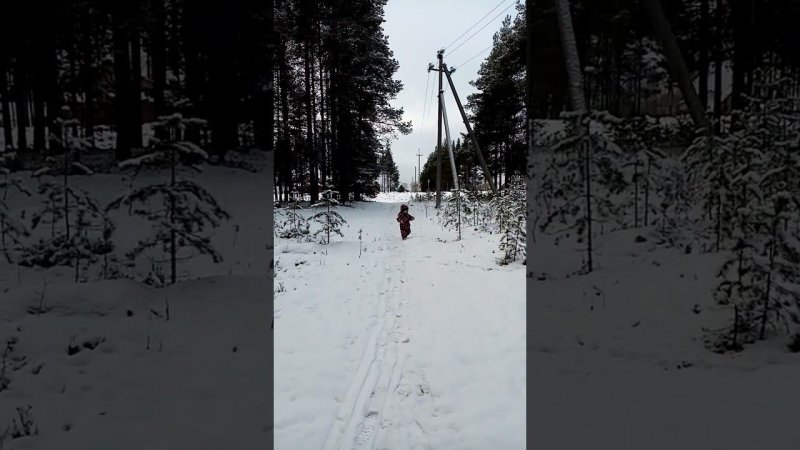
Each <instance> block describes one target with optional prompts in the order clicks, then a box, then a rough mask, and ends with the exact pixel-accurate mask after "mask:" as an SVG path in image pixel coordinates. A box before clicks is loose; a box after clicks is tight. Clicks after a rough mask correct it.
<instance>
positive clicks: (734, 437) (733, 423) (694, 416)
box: [527, 230, 800, 450]
mask: <svg viewBox="0 0 800 450" xmlns="http://www.w3.org/2000/svg"><path fill="white" fill-rule="evenodd" d="M639 235H642V236H644V237H648V234H647V233H646V230H640V231H638V232H637V231H635V230H628V231H620V232H615V233H609V234H606V235H603V236H598V237H597V238H596V241H595V243H596V245H597V248H598V249H599V252H598V254H597V256H596V262H597V264H598V265H599V268H598V269H597V270H596V271H594V272H592V273H590V274H588V275H574V274H573V272H574V271H575V269H577V268H578V267H579V266H580V253H579V252H578V251H577V249H573V248H572V247H570V246H566V245H565V244H564V243H563V241H562V244H561V245H560V246H554V245H553V243H552V241H551V240H549V239H547V238H546V237H545V236H542V235H539V236H538V237H537V239H538V240H537V243H536V244H534V245H533V246H532V247H531V248H530V249H529V253H530V254H532V255H536V257H535V258H530V259H529V264H530V270H532V271H533V277H532V278H528V282H527V289H528V291H527V292H528V296H529V298H531V299H535V300H536V301H533V302H531V303H529V305H530V307H531V308H533V310H532V311H531V315H530V316H529V317H533V318H534V321H533V322H532V323H530V325H529V330H530V332H531V334H532V336H531V337H530V342H531V343H532V347H531V349H530V350H531V351H530V353H529V358H531V366H530V367H533V372H532V373H531V374H530V389H529V391H530V393H529V398H530V399H532V400H533V401H531V402H530V408H531V410H530V411H531V414H533V416H532V417H531V422H532V423H533V424H534V427H533V429H532V430H531V435H532V436H535V438H534V439H535V442H536V443H537V444H539V445H540V446H541V448H596V447H598V444H600V445H599V447H601V448H618V449H639V448H647V449H654V450H659V449H675V448H698V449H712V448H714V449H755V448H765V449H766V448H769V449H775V450H782V449H786V450H789V449H795V448H797V442H798V441H800V429H798V427H797V424H796V414H794V411H797V410H798V409H800V386H798V384H797V382H796V380H797V379H798V377H800V360H798V358H797V355H796V354H792V353H789V352H788V350H787V348H786V344H787V343H788V341H787V338H786V336H783V337H778V338H775V339H773V340H767V341H764V342H760V343H758V344H754V345H752V346H748V348H747V349H746V350H745V351H744V352H742V353H737V354H728V355H719V354H716V353H712V352H710V351H709V350H708V349H706V348H705V346H704V344H703V328H709V329H717V328H720V327H721V326H723V325H725V324H726V323H727V321H728V320H729V319H730V318H731V312H730V311H729V310H725V309H722V308H721V307H719V306H717V305H716V304H715V302H714V301H713V298H712V291H713V288H714V286H715V283H716V281H715V278H714V277H715V275H716V271H717V270H718V268H719V267H720V265H721V264H722V262H723V258H724V256H725V255H724V254H688V255H687V254H684V253H683V252H679V251H676V250H671V249H665V248H662V247H657V246H655V245H654V243H653V240H652V239H651V238H649V237H648V239H647V241H646V242H640V243H637V242H635V240H636V237H637V236H639ZM573 250H575V251H573Z"/></svg>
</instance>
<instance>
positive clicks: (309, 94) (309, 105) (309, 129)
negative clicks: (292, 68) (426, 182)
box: [303, 36, 319, 203]
mask: <svg viewBox="0 0 800 450" xmlns="http://www.w3.org/2000/svg"><path fill="white" fill-rule="evenodd" d="M308 39H309V40H310V39H311V37H310V36H309V38H308ZM309 45H310V44H309V43H308V42H306V43H305V45H304V46H303V47H304V48H303V51H304V60H305V67H304V68H305V88H306V153H307V155H308V171H309V175H310V181H311V186H310V194H311V203H316V202H317V200H319V180H318V179H317V149H316V145H315V142H314V117H315V112H314V88H313V80H312V77H313V73H314V68H313V66H312V65H311V62H312V60H311V58H312V55H313V51H310V50H309Z"/></svg>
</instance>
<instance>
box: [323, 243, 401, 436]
mask: <svg viewBox="0 0 800 450" xmlns="http://www.w3.org/2000/svg"><path fill="white" fill-rule="evenodd" d="M391 238H392V236H388V235H385V236H382V239H384V240H386V241H389V242H391ZM400 247H401V246H400V245H398V243H397V242H395V243H393V244H391V247H390V248H389V251H388V252H386V255H387V256H386V258H385V259H384V260H383V261H382V268H381V271H382V275H383V278H382V280H381V286H380V288H379V292H378V295H379V299H380V302H379V304H378V308H377V312H376V314H375V321H374V322H373V331H372V334H371V336H370V340H369V344H368V345H367V347H366V349H365V350H364V354H363V355H362V357H361V362H360V364H359V366H358V368H357V369H356V372H355V375H354V377H353V380H352V382H351V383H350V386H349V388H348V390H347V394H346V396H345V398H344V399H343V400H342V405H341V407H340V408H339V412H338V413H337V415H336V421H335V422H334V425H333V427H332V428H331V430H330V431H329V433H328V437H327V439H326V441H325V445H324V446H323V449H325V450H336V449H338V450H350V449H372V448H374V444H375V437H376V433H377V432H378V431H379V429H378V427H379V425H380V426H381V427H382V428H385V427H388V426H389V424H390V423H391V422H381V421H382V419H383V418H384V417H383V411H384V407H385V405H386V403H387V399H388V397H389V396H390V395H391V394H393V393H394V392H395V391H396V390H397V388H398V384H399V381H400V377H401V373H402V372H401V371H402V367H403V363H404V361H405V357H406V352H405V347H406V345H405V344H407V343H408V342H409V341H410V337H409V330H408V329H407V328H405V327H404V326H403V323H402V319H403V315H404V313H405V311H406V308H407V301H406V300H405V299H403V297H402V295H401V287H400V286H401V283H402V282H404V281H405V280H404V278H403V277H404V272H405V270H404V268H405V257H406V255H405V253H406V252H404V251H403V250H402V249H401V248H400ZM394 261H401V262H400V267H394V266H393V264H392V263H393V262H394ZM370 277H371V273H367V274H362V279H363V278H370Z"/></svg>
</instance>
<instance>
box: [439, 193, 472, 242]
mask: <svg viewBox="0 0 800 450" xmlns="http://www.w3.org/2000/svg"><path fill="white" fill-rule="evenodd" d="M438 213H439V221H440V222H441V224H442V226H443V227H445V228H447V229H453V230H456V233H457V235H458V237H457V239H456V240H459V241H460V240H461V234H462V233H461V230H462V227H463V226H464V223H465V222H466V221H467V220H468V218H469V217H470V215H471V214H472V210H471V209H470V201H469V199H468V197H467V193H466V191H464V189H458V190H456V189H452V190H451V191H450V195H449V196H447V199H445V201H444V205H442V208H441V209H439V210H438Z"/></svg>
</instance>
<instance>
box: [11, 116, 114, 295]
mask: <svg viewBox="0 0 800 450" xmlns="http://www.w3.org/2000/svg"><path fill="white" fill-rule="evenodd" d="M57 122H58V125H59V127H57V128H60V129H62V130H64V129H65V128H66V127H68V126H75V120H74V119H71V120H64V119H58V120H57ZM51 138H52V139H54V140H56V141H58V142H61V144H62V145H60V146H59V147H60V150H61V151H62V153H61V154H60V155H57V156H49V157H47V158H46V159H45V164H46V165H45V166H43V167H41V168H39V169H37V170H36V171H34V176H36V177H37V178H38V179H39V194H40V195H41V197H42V200H43V204H42V205H41V207H40V208H39V209H38V211H36V212H35V213H33V214H32V215H31V229H32V230H35V229H37V228H39V226H40V225H42V224H45V225H49V226H50V233H49V237H41V238H40V239H39V240H38V241H37V242H36V243H34V244H33V245H31V246H29V247H27V248H25V249H24V251H23V256H22V259H21V260H20V264H21V265H23V266H28V267H32V266H38V267H45V268H47V267H53V266H72V267H74V269H75V281H76V282H77V281H80V280H81V278H82V277H81V275H82V274H83V272H84V271H85V269H86V268H88V266H89V265H90V264H91V263H93V262H94V261H95V260H96V257H97V254H96V253H95V252H96V250H97V249H98V241H99V240H100V239H101V238H100V236H97V235H96V234H95V233H92V231H94V230H95V229H96V228H97V226H98V222H99V221H100V220H101V217H102V213H101V209H100V206H99V204H98V203H97V201H96V200H95V199H94V198H93V197H92V196H91V195H90V194H89V193H88V192H87V191H85V190H83V189H78V188H75V187H74V186H72V184H71V180H70V177H71V176H72V175H92V174H93V173H94V172H93V171H92V170H91V169H89V168H88V167H87V166H85V165H84V164H82V163H81V162H80V161H79V160H78V159H79V155H80V152H81V151H82V150H83V148H84V147H82V141H80V140H76V139H71V138H70V137H69V136H68V135H67V134H66V133H63V136H62V137H61V138H59V137H57V136H52V137H51ZM65 138H66V139H65Z"/></svg>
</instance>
